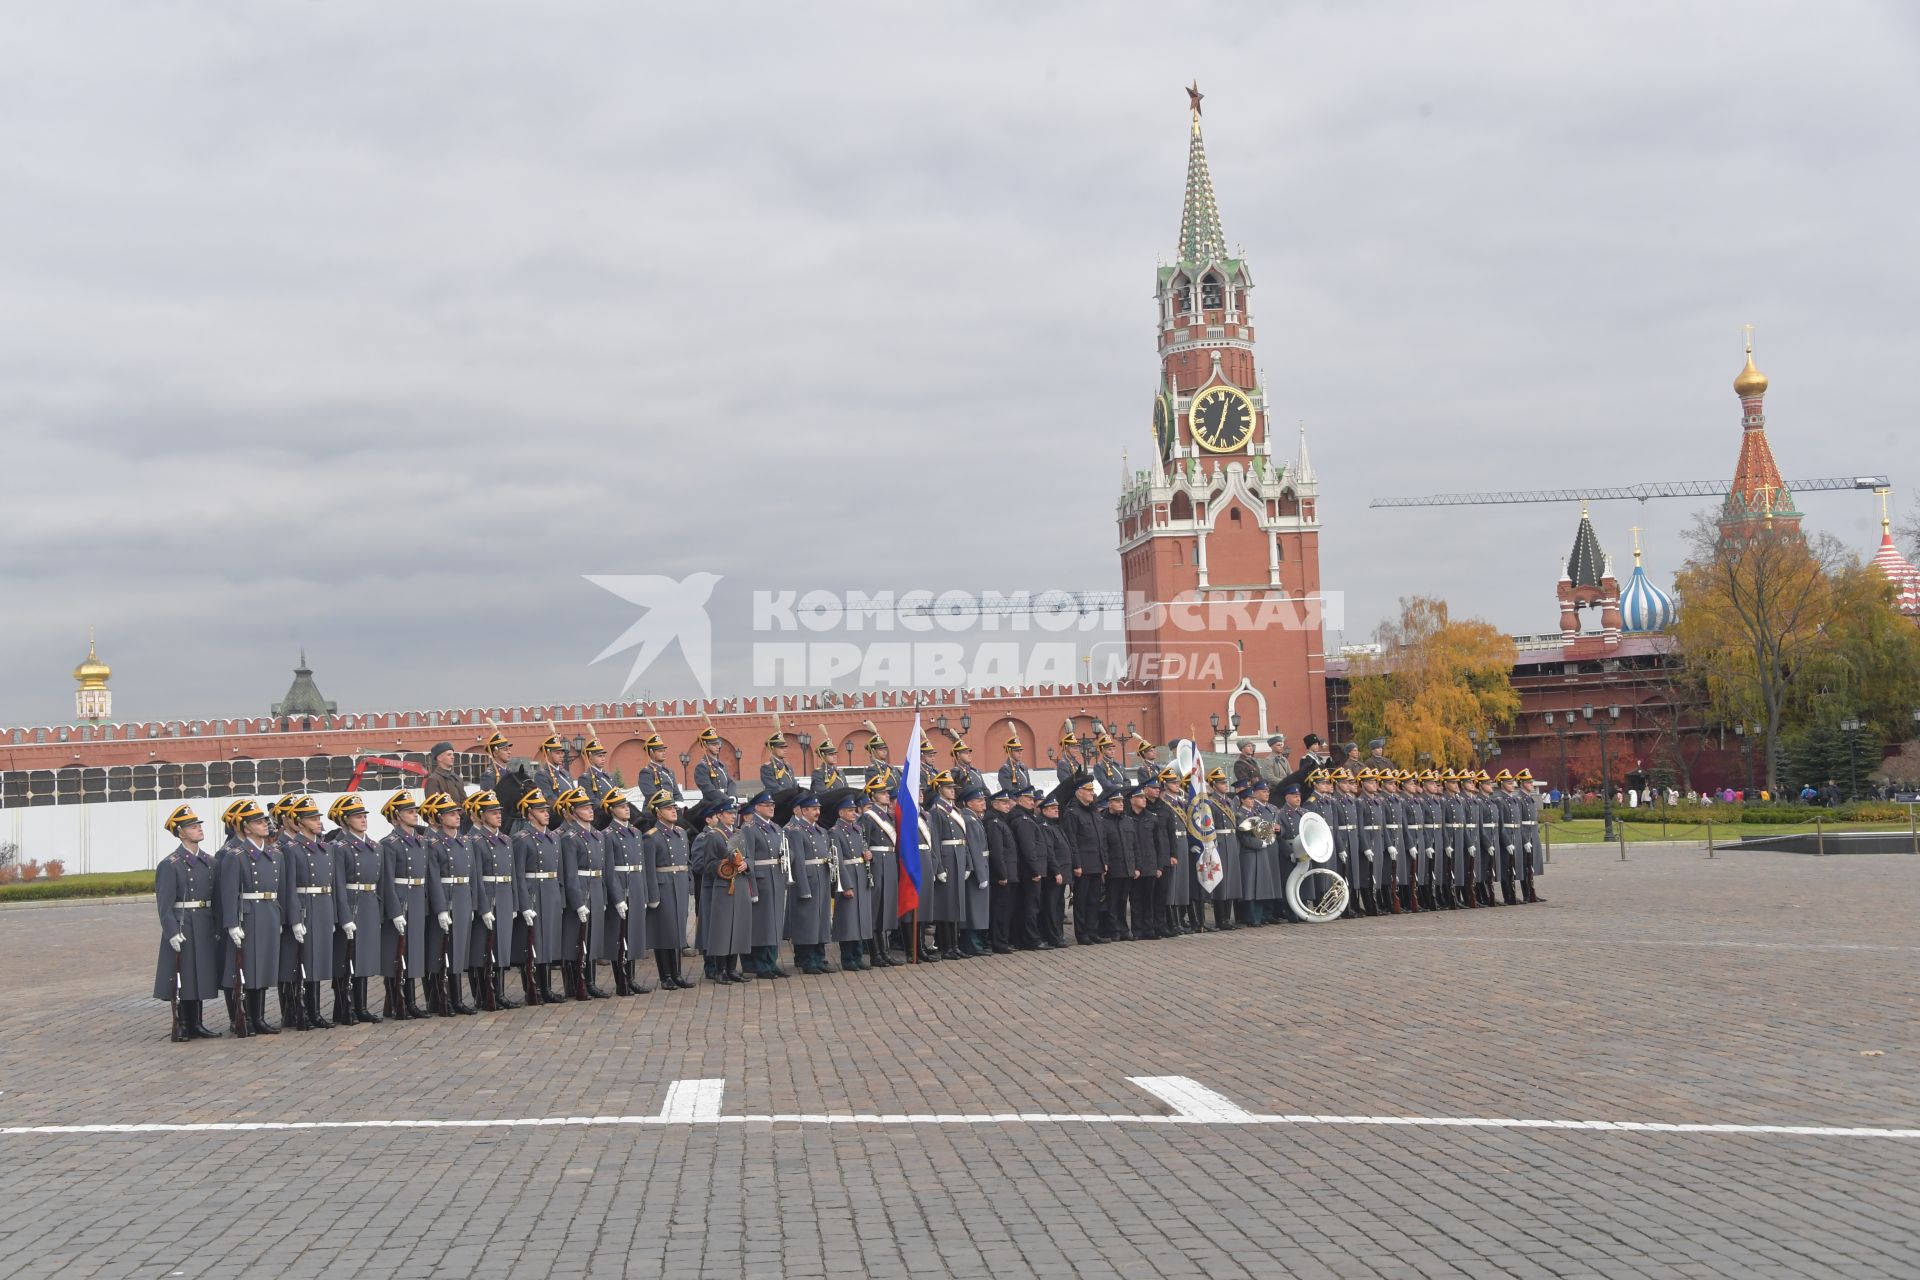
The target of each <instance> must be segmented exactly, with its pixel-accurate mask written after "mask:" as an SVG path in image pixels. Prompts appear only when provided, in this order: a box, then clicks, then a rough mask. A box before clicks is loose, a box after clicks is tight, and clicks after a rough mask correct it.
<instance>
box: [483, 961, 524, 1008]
mask: <svg viewBox="0 0 1920 1280" xmlns="http://www.w3.org/2000/svg"><path fill="white" fill-rule="evenodd" d="M488 986H489V988H490V989H491V990H492V991H493V1007H494V1008H495V1009H518V1008H519V1007H520V1002H519V1001H518V1000H515V999H514V998H513V997H512V996H510V995H508V994H507V971H506V970H505V969H495V970H494V971H493V981H492V982H491V983H489V984H488Z"/></svg>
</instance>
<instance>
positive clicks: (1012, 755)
mask: <svg viewBox="0 0 1920 1280" xmlns="http://www.w3.org/2000/svg"><path fill="white" fill-rule="evenodd" d="M1000 746H1001V749H1002V750H1004V751H1005V752H1006V753H1007V758H1006V760H1005V762H1004V763H1002V764H1001V766H1000V774H999V778H1000V791H1001V794H1003V795H1008V796H1017V795H1018V794H1019V793H1020V792H1022V791H1024V790H1026V789H1027V788H1028V787H1030V786H1032V785H1033V773H1032V771H1031V770H1029V769H1028V768H1027V766H1026V764H1025V763H1024V762H1023V761H1022V760H1021V759H1020V753H1021V752H1022V751H1025V750H1026V749H1027V747H1026V744H1025V743H1023V742H1021V741H1020V735H1019V734H1017V733H1012V734H1008V735H1007V740H1006V741H1005V742H1003V743H1001V744H1000Z"/></svg>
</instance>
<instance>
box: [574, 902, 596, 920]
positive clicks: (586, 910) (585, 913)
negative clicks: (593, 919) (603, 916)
mask: <svg viewBox="0 0 1920 1280" xmlns="http://www.w3.org/2000/svg"><path fill="white" fill-rule="evenodd" d="M574 914H575V915H577V916H579V917H580V923H581V924H585V923H586V922H587V918H588V917H589V916H591V915H592V914H593V910H592V908H590V907H588V906H587V905H586V904H584V903H582V904H581V906H580V907H579V908H578V909H577V910H576V911H575V912H574Z"/></svg>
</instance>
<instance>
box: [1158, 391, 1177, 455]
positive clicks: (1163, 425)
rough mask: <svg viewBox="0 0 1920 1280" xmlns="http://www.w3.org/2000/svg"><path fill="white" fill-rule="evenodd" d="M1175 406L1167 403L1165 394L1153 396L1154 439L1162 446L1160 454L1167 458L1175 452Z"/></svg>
mask: <svg viewBox="0 0 1920 1280" xmlns="http://www.w3.org/2000/svg"><path fill="white" fill-rule="evenodd" d="M1173 423H1174V416H1173V406H1172V405H1170V404H1168V403H1167V398H1166V397H1165V396H1155V397H1154V398H1153V439H1154V442H1155V443H1156V444H1158V445H1159V446H1160V456H1161V457H1163V458H1165V457H1168V456H1169V455H1171V454H1172V453H1173Z"/></svg>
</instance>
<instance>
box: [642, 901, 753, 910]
mask: <svg viewBox="0 0 1920 1280" xmlns="http://www.w3.org/2000/svg"><path fill="white" fill-rule="evenodd" d="M754 901H755V902H758V901H760V899H758V898H755V899H754ZM659 905H660V904H659V903H658V902H649V903H648V904H647V910H649V911H652V910H653V909H654V908H656V907H658V906H659Z"/></svg>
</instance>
